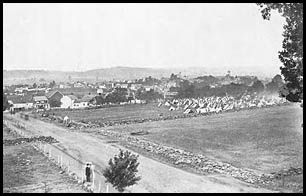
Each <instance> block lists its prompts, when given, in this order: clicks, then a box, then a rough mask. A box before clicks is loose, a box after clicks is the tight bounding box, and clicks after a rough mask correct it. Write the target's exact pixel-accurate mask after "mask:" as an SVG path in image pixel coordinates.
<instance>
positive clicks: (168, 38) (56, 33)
mask: <svg viewBox="0 0 306 196" xmlns="http://www.w3.org/2000/svg"><path fill="white" fill-rule="evenodd" d="M3 11H4V13H3V16H4V19H3V23H4V24H3V49H4V50H3V56H4V60H3V63H4V64H3V68H4V69H7V70H11V69H44V70H60V71H68V70H69V71H84V70H90V69H98V68H106V67H112V66H130V67H152V68H154V67H155V68H160V67H164V68H178V67H182V68H187V67H204V68H207V70H213V69H218V70H227V69H228V68H229V67H230V68H231V69H233V71H237V70H239V69H240V70H246V72H250V73H256V74H260V73H262V74H265V75H271V76H273V75H275V74H277V73H280V71H279V67H280V66H281V62H280V61H279V59H278V51H279V50H281V46H282V31H283V29H282V26H283V23H284V20H283V18H281V17H280V16H279V14H277V13H275V14H274V15H272V18H271V20H270V21H265V20H263V19H262V17H261V14H260V11H259V8H258V7H257V6H256V5H255V4H4V5H3ZM224 72H225V71H224Z"/></svg>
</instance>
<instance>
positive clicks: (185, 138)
mask: <svg viewBox="0 0 306 196" xmlns="http://www.w3.org/2000/svg"><path fill="white" fill-rule="evenodd" d="M302 118H303V114H302V109H301V107H299V105H287V106H279V107H272V108H263V109H259V110H246V111H240V112H234V113H224V114H219V115H212V116H203V117H197V118H186V119H178V120H168V121H158V122H147V123H142V124H131V125H120V126H116V127H107V128H105V129H107V130H113V131H118V132H125V133H128V132H134V131H138V130H145V131H148V132H149V134H148V135H143V136H138V137H142V138H145V139H148V140H152V141H154V142H157V143H160V144H164V145H167V146H173V147H177V148H180V149H184V150H187V151H191V152H194V153H200V154H204V155H207V156H210V157H212V158H215V159H218V160H220V161H223V162H228V163H230V164H232V165H234V166H236V167H239V168H248V169H252V170H254V171H258V172H265V173H270V172H277V171H279V170H281V169H284V168H289V167H291V166H292V167H303V137H302V136H303V130H302V127H301V123H302V121H303V119H302Z"/></svg>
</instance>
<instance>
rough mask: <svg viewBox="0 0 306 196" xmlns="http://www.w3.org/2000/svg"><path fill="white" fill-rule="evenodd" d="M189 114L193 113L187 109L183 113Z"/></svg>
mask: <svg viewBox="0 0 306 196" xmlns="http://www.w3.org/2000/svg"><path fill="white" fill-rule="evenodd" d="M190 113H194V111H193V110H192V109H187V110H185V111H184V114H190Z"/></svg>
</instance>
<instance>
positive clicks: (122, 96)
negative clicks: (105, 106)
mask: <svg viewBox="0 0 306 196" xmlns="http://www.w3.org/2000/svg"><path fill="white" fill-rule="evenodd" d="M127 95H128V94H127V89H124V88H116V89H115V90H114V91H113V92H112V93H110V94H108V95H107V96H106V97H105V102H107V103H120V102H126V101H127Z"/></svg>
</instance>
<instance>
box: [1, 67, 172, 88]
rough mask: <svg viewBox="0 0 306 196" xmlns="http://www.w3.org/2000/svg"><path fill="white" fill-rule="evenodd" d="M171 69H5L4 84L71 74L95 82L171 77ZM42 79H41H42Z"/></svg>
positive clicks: (65, 77) (64, 78) (65, 78)
mask: <svg viewBox="0 0 306 196" xmlns="http://www.w3.org/2000/svg"><path fill="white" fill-rule="evenodd" d="M171 73H172V72H171V71H170V70H167V69H152V68H133V67H113V68H105V69H95V70H89V71H84V72H63V71H45V70H3V84H4V85H11V84H20V83H24V84H33V83H34V82H43V80H45V81H47V82H50V81H53V80H55V81H56V82H67V81H69V76H70V77H71V80H72V81H77V80H82V81H87V82H95V81H96V78H97V77H98V80H99V81H103V80H106V81H109V80H132V79H139V78H142V77H148V76H152V77H155V78H161V77H169V76H170V75H171ZM174 73H175V72H174ZM40 80H41V81H40Z"/></svg>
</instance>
